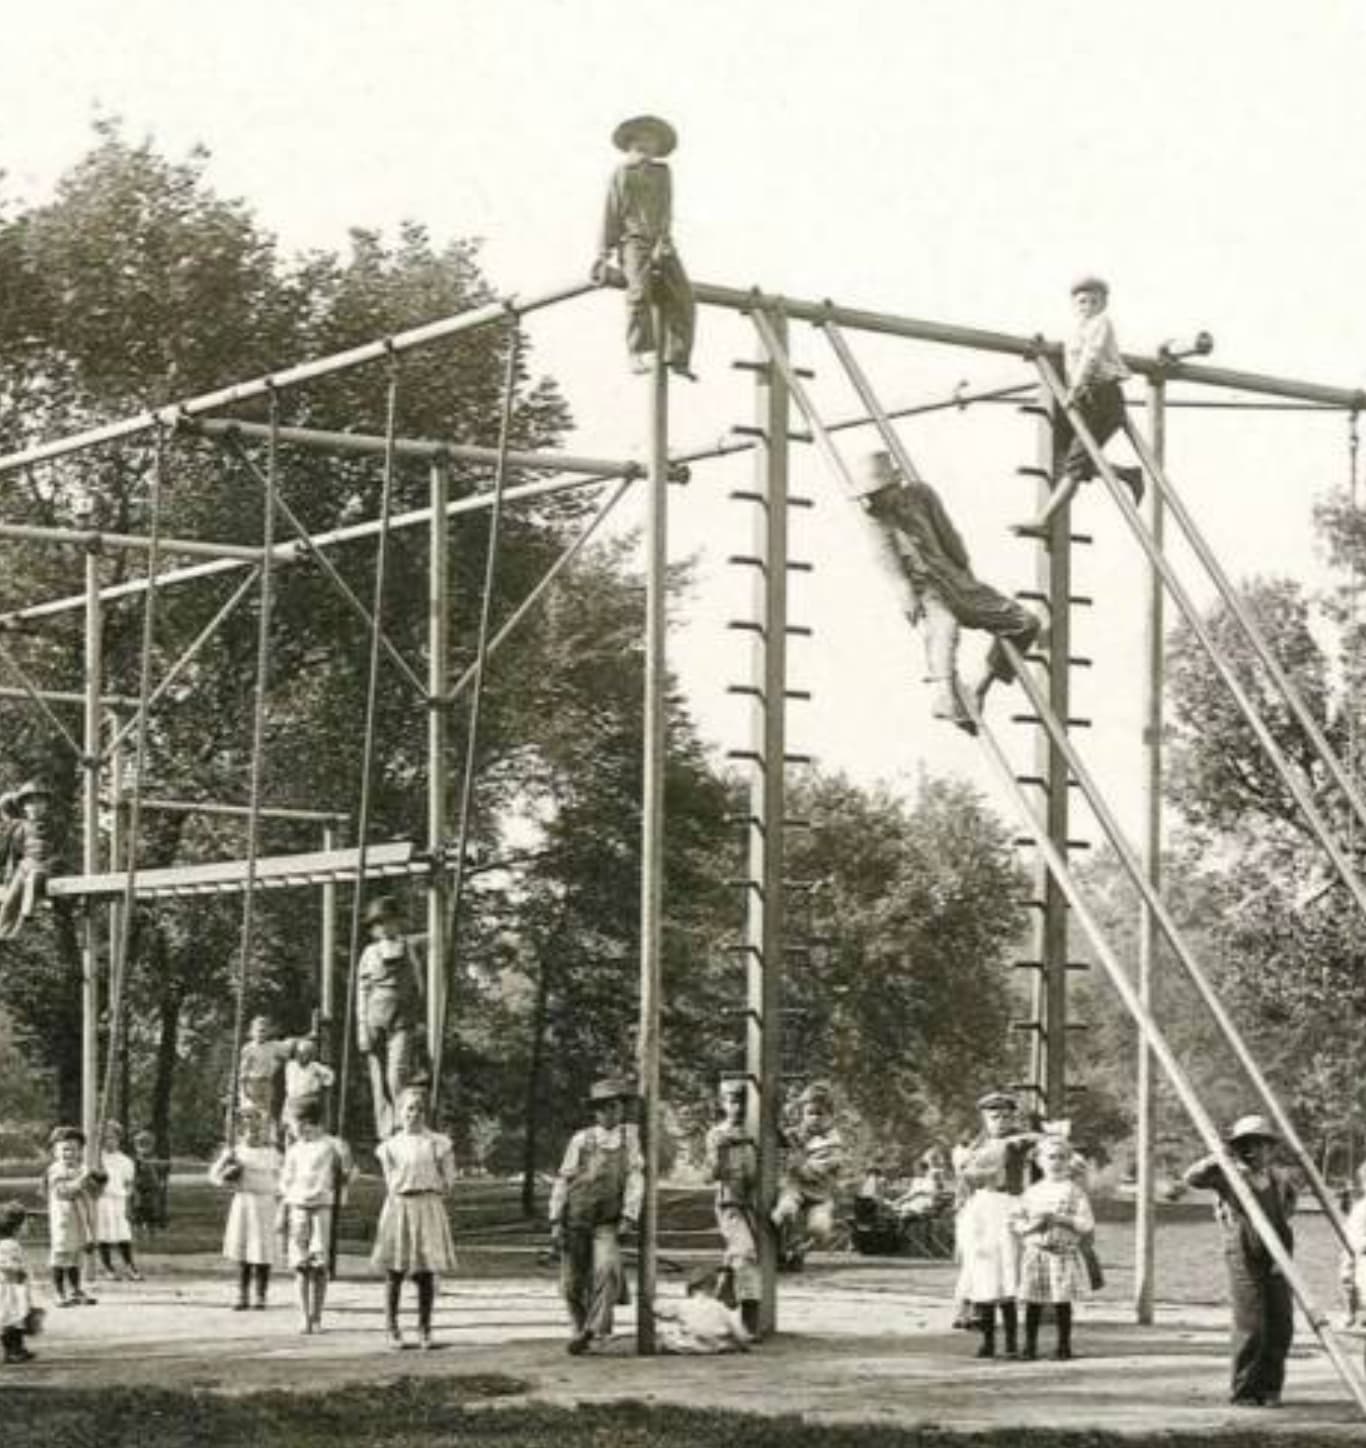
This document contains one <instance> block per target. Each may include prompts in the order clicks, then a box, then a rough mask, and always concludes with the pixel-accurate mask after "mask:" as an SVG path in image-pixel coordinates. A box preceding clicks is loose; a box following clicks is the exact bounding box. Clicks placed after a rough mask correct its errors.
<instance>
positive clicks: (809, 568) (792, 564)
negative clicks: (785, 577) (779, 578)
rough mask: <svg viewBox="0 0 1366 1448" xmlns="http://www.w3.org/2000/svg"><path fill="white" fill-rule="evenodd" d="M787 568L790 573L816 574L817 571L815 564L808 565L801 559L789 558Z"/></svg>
mask: <svg viewBox="0 0 1366 1448" xmlns="http://www.w3.org/2000/svg"><path fill="white" fill-rule="evenodd" d="M787 567H788V571H789V572H790V573H814V572H815V571H816V565H815V564H814V563H807V562H806V561H805V560H804V559H800V558H789V559H788V561H787Z"/></svg>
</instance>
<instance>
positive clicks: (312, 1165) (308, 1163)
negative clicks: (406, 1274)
mask: <svg viewBox="0 0 1366 1448" xmlns="http://www.w3.org/2000/svg"><path fill="white" fill-rule="evenodd" d="M295 1126H296V1129H297V1131H298V1133H299V1134H298V1136H297V1137H296V1138H295V1140H294V1142H293V1143H292V1144H291V1145H290V1147H289V1150H288V1151H286V1152H285V1160H284V1166H283V1168H282V1169H281V1172H280V1193H281V1196H282V1197H283V1199H284V1230H285V1241H286V1243H287V1246H288V1252H289V1265H290V1266H291V1267H292V1268H293V1269H294V1273H295V1277H296V1279H297V1282H298V1291H299V1331H300V1332H302V1333H313V1332H321V1331H322V1317H323V1303H324V1301H325V1300H326V1297H327V1269H328V1258H329V1256H330V1253H331V1243H332V1211H333V1205H334V1203H335V1202H336V1201H337V1199H338V1197H339V1195H340V1193H341V1191H342V1188H343V1187H344V1186H345V1185H346V1183H347V1182H349V1181H350V1180H351V1177H352V1176H353V1175H354V1174H355V1169H354V1167H353V1166H352V1162H351V1153H350V1151H349V1150H348V1149H347V1146H346V1143H345V1142H343V1141H342V1140H340V1139H339V1138H338V1137H335V1136H328V1135H326V1134H325V1133H324V1131H323V1126H322V1107H321V1104H320V1103H318V1102H312V1101H308V1102H304V1103H303V1104H302V1105H301V1106H300V1107H299V1111H298V1115H297V1117H296V1121H295Z"/></svg>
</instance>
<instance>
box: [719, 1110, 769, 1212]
mask: <svg viewBox="0 0 1366 1448" xmlns="http://www.w3.org/2000/svg"><path fill="white" fill-rule="evenodd" d="M706 1163H707V1176H708V1179H709V1180H711V1181H714V1182H715V1183H716V1204H717V1206H719V1207H750V1206H753V1205H754V1189H755V1187H756V1186H757V1184H758V1180H759V1152H758V1147H757V1146H756V1145H755V1141H754V1138H753V1137H752V1136H750V1135H749V1133H748V1132H747V1131H746V1130H745V1128H744V1127H743V1126H731V1125H729V1124H728V1123H727V1122H724V1121H723V1122H721V1123H720V1124H719V1125H717V1126H713V1127H712V1128H711V1130H710V1131H709V1132H707V1146H706Z"/></svg>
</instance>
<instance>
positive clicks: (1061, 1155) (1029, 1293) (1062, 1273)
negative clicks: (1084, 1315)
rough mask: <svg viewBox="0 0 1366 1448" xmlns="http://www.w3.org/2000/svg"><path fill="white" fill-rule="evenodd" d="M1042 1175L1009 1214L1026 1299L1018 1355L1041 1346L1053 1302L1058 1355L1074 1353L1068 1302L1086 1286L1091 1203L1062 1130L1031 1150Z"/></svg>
mask: <svg viewBox="0 0 1366 1448" xmlns="http://www.w3.org/2000/svg"><path fill="white" fill-rule="evenodd" d="M1034 1159H1035V1160H1036V1161H1037V1162H1038V1164H1039V1167H1040V1169H1041V1170H1042V1172H1043V1179H1042V1180H1041V1181H1037V1182H1035V1183H1034V1184H1033V1185H1032V1186H1028V1187H1026V1188H1025V1190H1024V1193H1023V1195H1022V1196H1021V1197H1020V1205H1019V1208H1018V1210H1017V1211H1016V1214H1015V1216H1014V1218H1013V1220H1012V1226H1013V1227H1014V1229H1015V1231H1016V1232H1017V1233H1018V1234H1019V1237H1020V1240H1021V1242H1022V1243H1023V1246H1024V1250H1023V1252H1022V1254H1021V1257H1020V1301H1021V1302H1023V1303H1024V1305H1025V1322H1024V1329H1025V1340H1024V1352H1023V1353H1022V1354H1021V1356H1022V1357H1025V1358H1029V1359H1033V1358H1035V1357H1037V1356H1038V1352H1039V1324H1040V1323H1041V1322H1042V1321H1043V1309H1044V1305H1045V1304H1047V1303H1051V1304H1052V1307H1053V1320H1054V1322H1055V1324H1056V1326H1057V1333H1058V1338H1057V1350H1056V1352H1055V1353H1054V1354H1053V1356H1054V1357H1056V1358H1057V1359H1058V1360H1059V1361H1066V1360H1067V1359H1068V1358H1070V1357H1071V1356H1072V1304H1073V1303H1074V1302H1077V1301H1080V1300H1081V1299H1082V1298H1083V1297H1085V1296H1086V1295H1087V1294H1088V1292H1089V1290H1090V1282H1089V1277H1088V1273H1087V1267H1086V1259H1085V1257H1084V1256H1083V1255H1082V1245H1081V1244H1082V1239H1083V1238H1084V1237H1085V1236H1086V1234H1087V1233H1088V1232H1093V1231H1094V1230H1095V1226H1096V1219H1095V1217H1094V1216H1093V1215H1092V1212H1091V1203H1090V1202H1089V1201H1087V1199H1086V1193H1085V1192H1084V1191H1082V1189H1081V1187H1079V1186H1078V1185H1077V1183H1076V1181H1075V1180H1074V1179H1073V1171H1072V1148H1071V1146H1070V1145H1069V1144H1068V1143H1067V1142H1066V1141H1065V1140H1064V1139H1063V1138H1062V1137H1061V1136H1046V1137H1045V1138H1044V1139H1043V1140H1042V1141H1041V1142H1040V1143H1039V1146H1038V1148H1037V1149H1036V1151H1035V1153H1034Z"/></svg>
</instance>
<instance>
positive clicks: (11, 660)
mask: <svg viewBox="0 0 1366 1448" xmlns="http://www.w3.org/2000/svg"><path fill="white" fill-rule="evenodd" d="M88 606H89V605H88V603H87V607H88ZM0 662H2V663H3V664H4V665H5V667H6V668H8V669H9V671H10V672H11V673H12V674H13V675H14V677H15V678H16V679H18V680H19V691H18V692H19V694H20V696H21V697H22V698H24V699H27V700H28V702H29V703H30V704H32V705H33V707H34V708H35V709H37V711H38V712H39V713H40V714H41V715H42V716H43V718H44V719H46V720H47V722H48V724H49V725H50V726H51V727H52V728H53V729H55V730H56V731H57V734H58V736H59V738H60V739H61V740H62V742H63V743H64V744H65V745H66V746H67V748H68V749H70V750H71V752H72V754H74V755H75V756H76V758H77V759H83V758H84V757H85V749H84V748H82V746H81V744H80V743H79V742H78V741H77V739H76V736H75V735H74V734H73V733H72V732H71V731H70V730H69V729H68V728H67V727H66V725H65V724H63V723H62V721H61V719H60V718H59V717H58V716H57V714H56V713H55V712H54V710H53V708H52V706H51V705H50V704H49V703H48V701H47V700H46V699H45V698H44V697H43V694H42V692H41V691H40V690H39V689H37V688H36V687H35V686H34V685H33V683H32V682H31V681H30V679H29V677H28V674H27V673H26V672H25V671H24V669H23V667H22V666H21V665H20V663H19V660H18V659H16V658H15V657H14V655H13V654H12V653H10V651H9V650H8V649H7V648H6V647H5V646H4V644H2V643H0ZM82 703H83V704H84V705H85V707H86V709H87V710H88V709H89V707H90V701H89V699H84V700H82Z"/></svg>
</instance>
